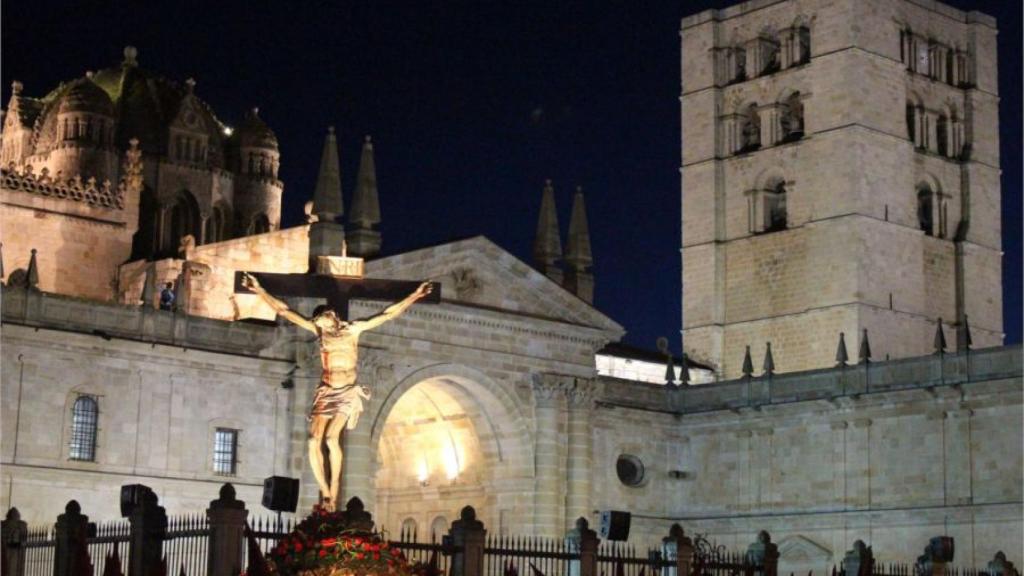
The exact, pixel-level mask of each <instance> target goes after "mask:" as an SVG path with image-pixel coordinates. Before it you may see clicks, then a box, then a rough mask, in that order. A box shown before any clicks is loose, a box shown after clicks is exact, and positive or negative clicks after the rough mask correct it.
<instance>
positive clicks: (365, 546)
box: [267, 506, 422, 576]
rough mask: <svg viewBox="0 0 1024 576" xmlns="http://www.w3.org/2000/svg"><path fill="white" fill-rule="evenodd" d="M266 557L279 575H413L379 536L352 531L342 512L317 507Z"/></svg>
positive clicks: (399, 554) (395, 551)
mask: <svg viewBox="0 0 1024 576" xmlns="http://www.w3.org/2000/svg"><path fill="white" fill-rule="evenodd" d="M267 557H268V560H269V564H270V566H269V568H270V570H271V572H272V573H274V574H278V575H281V576H295V575H299V574H306V575H311V576H385V575H386V576H414V568H413V567H412V566H410V564H409V562H408V560H406V559H405V556H404V555H403V554H402V551H401V550H399V549H398V548H393V547H391V546H389V545H388V543H387V542H385V541H384V540H383V539H382V538H381V537H380V535H378V534H375V533H373V532H368V531H366V530H358V529H353V528H351V527H350V526H349V525H348V523H347V522H346V520H345V515H344V513H343V512H328V511H327V510H325V509H324V508H321V507H319V506H317V507H315V508H314V509H313V514H311V515H310V516H308V517H307V518H306V519H305V520H303V521H302V522H300V523H299V524H298V525H297V526H296V527H295V530H293V531H292V532H291V533H290V534H288V535H287V536H285V537H284V538H282V539H281V540H280V541H278V543H277V546H275V547H274V548H273V549H272V550H271V551H270V553H269V554H268V555H267ZM417 568H420V570H422V568H421V567H419V566H417Z"/></svg>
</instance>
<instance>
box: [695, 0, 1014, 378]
mask: <svg viewBox="0 0 1024 576" xmlns="http://www.w3.org/2000/svg"><path fill="white" fill-rule="evenodd" d="M851 22H859V23H861V24H860V25H859V26H856V27H855V26H852V25H851ZM801 24H803V25H806V26H807V27H808V29H809V32H810V46H811V58H810V61H809V62H808V63H806V64H802V65H801V64H796V65H791V59H790V58H789V57H788V56H785V55H783V56H782V57H781V58H780V60H781V62H782V69H781V70H779V71H777V72H772V73H768V74H765V75H760V76H758V69H757V68H756V67H755V64H756V61H757V56H756V55H757V54H759V53H760V50H762V49H763V47H764V45H763V44H762V43H760V42H759V41H758V38H759V37H760V36H761V35H763V34H768V35H771V34H778V37H779V38H780V39H781V42H782V45H781V47H782V50H783V52H785V51H786V50H787V49H788V48H787V43H790V44H791V40H789V38H790V37H789V36H788V35H787V34H788V32H787V31H788V30H790V29H792V27H794V26H798V25H801ZM681 28H682V38H681V47H682V103H681V115H682V156H681V163H682V213H683V225H682V247H683V250H682V259H683V291H682V294H683V340H684V347H685V349H686V351H687V352H688V353H689V354H691V356H692V357H694V358H695V359H697V360H700V361H703V362H706V363H709V364H711V365H713V366H714V367H715V368H716V369H717V370H718V372H719V373H720V375H721V376H722V377H726V378H729V377H735V376H738V375H739V373H740V368H741V360H742V351H743V349H744V347H745V346H747V345H750V346H751V347H752V349H754V350H763V349H764V347H765V344H766V342H769V341H770V342H772V344H773V348H775V350H776V351H777V352H778V353H779V354H778V356H777V358H776V359H777V360H779V363H778V366H779V369H780V370H802V369H808V368H821V367H826V366H829V365H830V364H831V361H832V357H833V353H834V350H835V349H834V346H835V342H836V341H837V339H838V334H839V332H846V334H847V337H849V336H850V335H851V332H852V331H859V330H861V329H864V328H867V329H868V330H869V332H871V333H872V334H874V333H878V334H879V338H878V340H877V341H876V340H875V339H873V340H872V344H873V345H874V346H873V348H874V351H875V352H876V356H878V357H883V358H884V357H887V356H888V357H891V358H901V357H908V356H914V355H917V354H922V353H927V352H928V351H929V349H928V348H927V345H926V343H927V342H929V339H927V338H921V336H922V335H926V334H927V333H928V329H927V326H929V325H930V327H931V331H932V332H934V330H935V325H936V322H937V319H938V318H942V319H944V320H945V322H946V323H951V322H958V321H959V320H960V319H959V318H958V311H957V309H956V279H957V264H956V258H955V244H954V241H953V240H954V237H955V235H956V234H957V231H958V230H959V231H960V233H961V234H962V235H963V242H962V246H963V252H964V259H963V263H962V274H961V275H962V276H963V278H965V288H964V291H963V293H964V309H963V312H964V313H965V314H966V315H967V317H968V318H969V320H970V327H971V333H972V336H973V337H974V341H975V343H976V344H979V345H983V346H997V345H1000V344H1001V343H1002V337H1003V334H1002V321H1001V315H1002V297H1001V295H1000V290H999V287H1000V286H1001V272H1000V270H1001V261H1000V253H999V250H1000V237H1001V233H1000V223H999V218H1000V216H999V208H998V206H999V196H1000V191H999V182H998V167H999V154H998V140H999V135H998V117H997V110H996V106H995V104H996V102H997V90H996V83H995V76H996V69H995V67H996V66H995V65H996V53H995V44H994V39H995V35H996V30H995V22H994V20H993V19H991V18H990V17H988V16H985V15H983V14H979V13H976V12H970V13H964V12H960V11H958V10H955V9H953V8H950V7H948V6H945V5H942V4H939V3H934V2H915V1H900V2H883V1H880V0H879V1H867V2H853V1H842V2H825V1H819V0H788V1H783V2H757V1H754V2H745V3H742V4H738V5H735V6H732V7H729V8H726V9H723V10H719V11H705V12H701V13H699V14H696V15H694V16H690V17H687V18H685V19H684V20H683V21H682V25H681ZM907 29H910V30H913V31H914V33H915V34H917V35H919V37H920V38H919V39H920V42H923V43H924V44H923V45H924V46H925V47H926V48H927V47H928V41H929V40H928V39H929V38H931V39H933V40H934V41H935V42H938V43H940V44H941V46H942V47H951V49H955V50H961V51H962V52H965V53H966V54H967V58H966V61H967V68H966V70H967V76H968V79H967V82H968V84H965V85H964V86H951V85H950V84H949V83H947V82H944V81H942V80H935V79H933V78H930V77H928V76H926V75H925V74H923V73H920V72H911V71H908V69H907V68H908V64H907V63H905V62H903V61H901V52H900V50H901V31H905V30H907ZM734 47H742V48H744V49H745V50H746V63H747V74H748V79H747V80H741V81H733V78H732V77H731V76H730V75H729V68H728V63H727V59H728V57H729V56H728V55H729V54H730V51H731V49H732V48H734ZM942 47H939V48H936V50H939V52H935V53H936V54H939V53H944V52H941V50H945V49H946V48H942ZM917 57H918V55H917V54H915V55H914V58H917ZM933 57H937V56H933ZM903 59H904V60H907V59H909V58H908V57H907V56H906V55H904V56H903ZM945 67H946V61H945V60H943V62H942V67H941V68H942V70H941V73H942V74H945V73H946V71H945V70H946V68H945ZM795 92H798V93H799V94H800V101H801V104H802V106H803V120H804V137H803V138H802V139H799V140H797V141H795V142H790V143H780V140H779V135H780V130H781V128H782V127H781V124H780V120H779V118H780V115H781V114H782V113H783V110H784V109H783V108H782V107H781V106H782V103H784V102H785V101H786V98H787V97H788V96H789V95H791V94H793V93H795ZM911 102H912V103H915V104H920V106H921V107H922V108H921V112H920V113H921V114H922V117H921V118H920V119H918V120H917V128H916V129H915V134H914V140H912V139H911V138H910V135H909V130H908V125H907V114H906V106H907V104H908V103H911ZM752 104H753V105H755V108H756V109H757V111H758V114H757V115H758V118H759V120H760V123H761V126H760V132H759V136H760V141H761V148H760V149H758V150H754V151H751V152H747V153H743V154H736V153H734V151H735V150H736V148H737V146H736V142H737V139H738V138H739V133H740V130H739V129H738V128H737V126H740V125H741V124H742V121H741V119H740V116H738V114H739V113H741V112H743V111H745V110H748V109H749V108H748V107H749V106H750V105H752ZM940 114H944V115H946V118H947V121H948V122H949V123H950V130H949V137H948V147H947V148H948V149H947V151H946V154H945V155H943V154H942V151H941V150H940V149H939V145H938V141H939V133H938V128H937V123H938V117H939V115H940ZM954 118H955V122H954ZM954 140H955V141H956V142H961V143H964V144H967V146H966V147H964V148H959V149H957V150H956V151H955V152H954V151H953V150H952V146H953V145H954ZM957 155H965V156H961V157H959V158H958V157H956V156H957ZM778 181H783V182H784V183H785V187H786V211H787V230H785V231H780V232H771V233H762V232H761V229H760V228H759V227H760V226H762V224H761V223H762V222H763V218H764V214H763V211H764V209H763V204H762V201H761V200H760V199H761V198H763V196H764V191H765V190H766V189H767V188H769V187H771V186H773V183H774V182H778ZM923 185H927V186H928V187H929V189H930V190H932V191H933V192H934V207H933V214H932V216H933V220H934V227H935V231H934V237H929V236H926V235H925V234H924V233H923V232H922V230H920V228H919V222H918V205H917V189H918V187H919V186H923ZM829 310H833V312H831V313H830V312H829ZM819 343H820V344H819ZM737 350H738V351H739V353H737ZM783 350H784V352H783Z"/></svg>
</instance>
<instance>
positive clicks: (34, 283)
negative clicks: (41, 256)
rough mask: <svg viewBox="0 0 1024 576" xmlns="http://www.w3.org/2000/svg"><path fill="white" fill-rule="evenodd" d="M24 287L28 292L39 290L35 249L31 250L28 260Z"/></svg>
mask: <svg viewBox="0 0 1024 576" xmlns="http://www.w3.org/2000/svg"><path fill="white" fill-rule="evenodd" d="M25 287H26V288H28V289H30V290H38V289H39V263H38V262H36V249H35V248H33V249H32V256H30V257H29V260H28V270H27V271H26V272H25Z"/></svg>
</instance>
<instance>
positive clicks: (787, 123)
mask: <svg viewBox="0 0 1024 576" xmlns="http://www.w3.org/2000/svg"><path fill="white" fill-rule="evenodd" d="M779 123H780V124H781V127H782V141H783V142H792V141H794V140H799V139H801V138H803V136H804V105H803V102H801V101H800V93H799V92H794V93H793V94H792V95H791V96H790V97H789V98H787V99H786V101H785V102H783V104H782V114H781V116H780V117H779Z"/></svg>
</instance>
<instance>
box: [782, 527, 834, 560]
mask: <svg viewBox="0 0 1024 576" xmlns="http://www.w3.org/2000/svg"><path fill="white" fill-rule="evenodd" d="M779 557H780V558H781V560H783V561H785V562H789V563H806V562H828V561H831V560H832V551H831V550H829V549H828V548H825V547H824V546H822V545H821V544H818V543H817V542H814V541H813V540H811V539H810V538H807V537H804V536H800V535H799V534H798V535H795V536H786V537H785V538H783V539H782V540H781V541H779Z"/></svg>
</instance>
